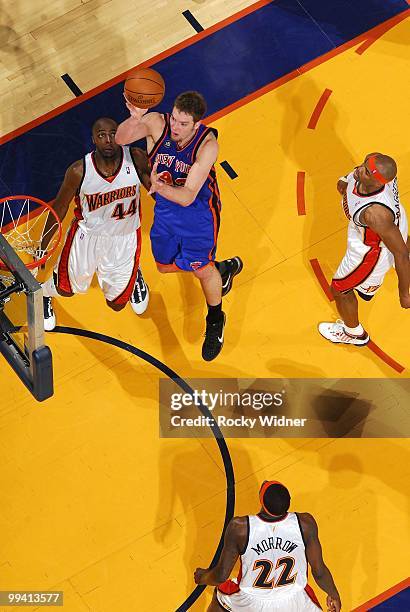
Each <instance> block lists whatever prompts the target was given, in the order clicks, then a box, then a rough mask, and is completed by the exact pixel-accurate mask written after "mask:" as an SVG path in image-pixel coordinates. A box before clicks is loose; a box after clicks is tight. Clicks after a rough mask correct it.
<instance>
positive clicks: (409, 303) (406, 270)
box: [360, 204, 410, 308]
mask: <svg viewBox="0 0 410 612" xmlns="http://www.w3.org/2000/svg"><path fill="white" fill-rule="evenodd" d="M360 220H361V221H363V222H364V223H365V224H366V225H367V226H368V227H370V229H372V230H373V231H375V232H376V233H377V234H378V235H379V236H380V238H381V239H382V240H383V242H384V244H385V245H386V247H387V248H388V249H389V251H390V252H391V253H392V254H393V257H394V265H395V269H396V274H397V277H398V279H399V299H400V304H401V306H402V307H403V308H410V293H409V289H410V260H409V249H408V247H407V244H406V243H405V242H404V240H403V236H402V235H401V233H400V230H399V228H398V227H397V225H395V223H394V221H393V215H392V213H391V212H390V210H387V208H385V207H384V206H381V205H379V204H372V206H369V208H366V209H365V210H364V211H363V213H362V214H361V216H360Z"/></svg>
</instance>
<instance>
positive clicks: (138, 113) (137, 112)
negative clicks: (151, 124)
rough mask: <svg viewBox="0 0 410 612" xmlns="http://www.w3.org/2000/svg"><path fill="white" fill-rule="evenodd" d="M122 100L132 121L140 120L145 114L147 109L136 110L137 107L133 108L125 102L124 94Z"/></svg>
mask: <svg viewBox="0 0 410 612" xmlns="http://www.w3.org/2000/svg"><path fill="white" fill-rule="evenodd" d="M123 96H124V99H125V105H126V107H127V108H128V110H129V111H130V115H131V117H132V118H133V119H141V118H142V117H143V116H144V115H145V113H146V112H147V110H148V109H147V108H138V107H137V106H134V105H133V104H131V102H129V101H128V100H127V97H126V95H125V94H123Z"/></svg>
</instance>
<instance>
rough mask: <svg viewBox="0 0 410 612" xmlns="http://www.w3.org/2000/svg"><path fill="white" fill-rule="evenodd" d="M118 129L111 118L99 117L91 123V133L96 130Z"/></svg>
mask: <svg viewBox="0 0 410 612" xmlns="http://www.w3.org/2000/svg"><path fill="white" fill-rule="evenodd" d="M117 127H118V123H117V122H116V121H114V119H111V117H100V118H99V119H97V120H96V121H94V123H93V127H92V128H91V131H92V132H93V134H94V132H96V131H97V130H116V129H117Z"/></svg>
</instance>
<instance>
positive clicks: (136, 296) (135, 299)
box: [130, 269, 149, 315]
mask: <svg viewBox="0 0 410 612" xmlns="http://www.w3.org/2000/svg"><path fill="white" fill-rule="evenodd" d="M148 302H149V289H148V285H147V284H146V283H145V281H144V279H143V276H142V272H141V270H140V269H138V273H137V278H136V280H135V287H134V291H133V292H132V295H131V298H130V303H131V308H132V309H133V311H134V312H135V313H137V314H138V315H142V314H143V313H144V312H145V311H146V310H147V308H148Z"/></svg>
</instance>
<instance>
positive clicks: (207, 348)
mask: <svg viewBox="0 0 410 612" xmlns="http://www.w3.org/2000/svg"><path fill="white" fill-rule="evenodd" d="M225 321H226V315H225V313H224V312H223V313H222V318H221V319H220V321H217V322H216V323H209V322H208V321H207V322H206V332H205V340H204V343H203V345H202V359H204V360H205V361H212V360H213V359H215V357H217V356H218V355H219V353H220V352H221V349H222V347H223V345H224V328H225Z"/></svg>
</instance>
